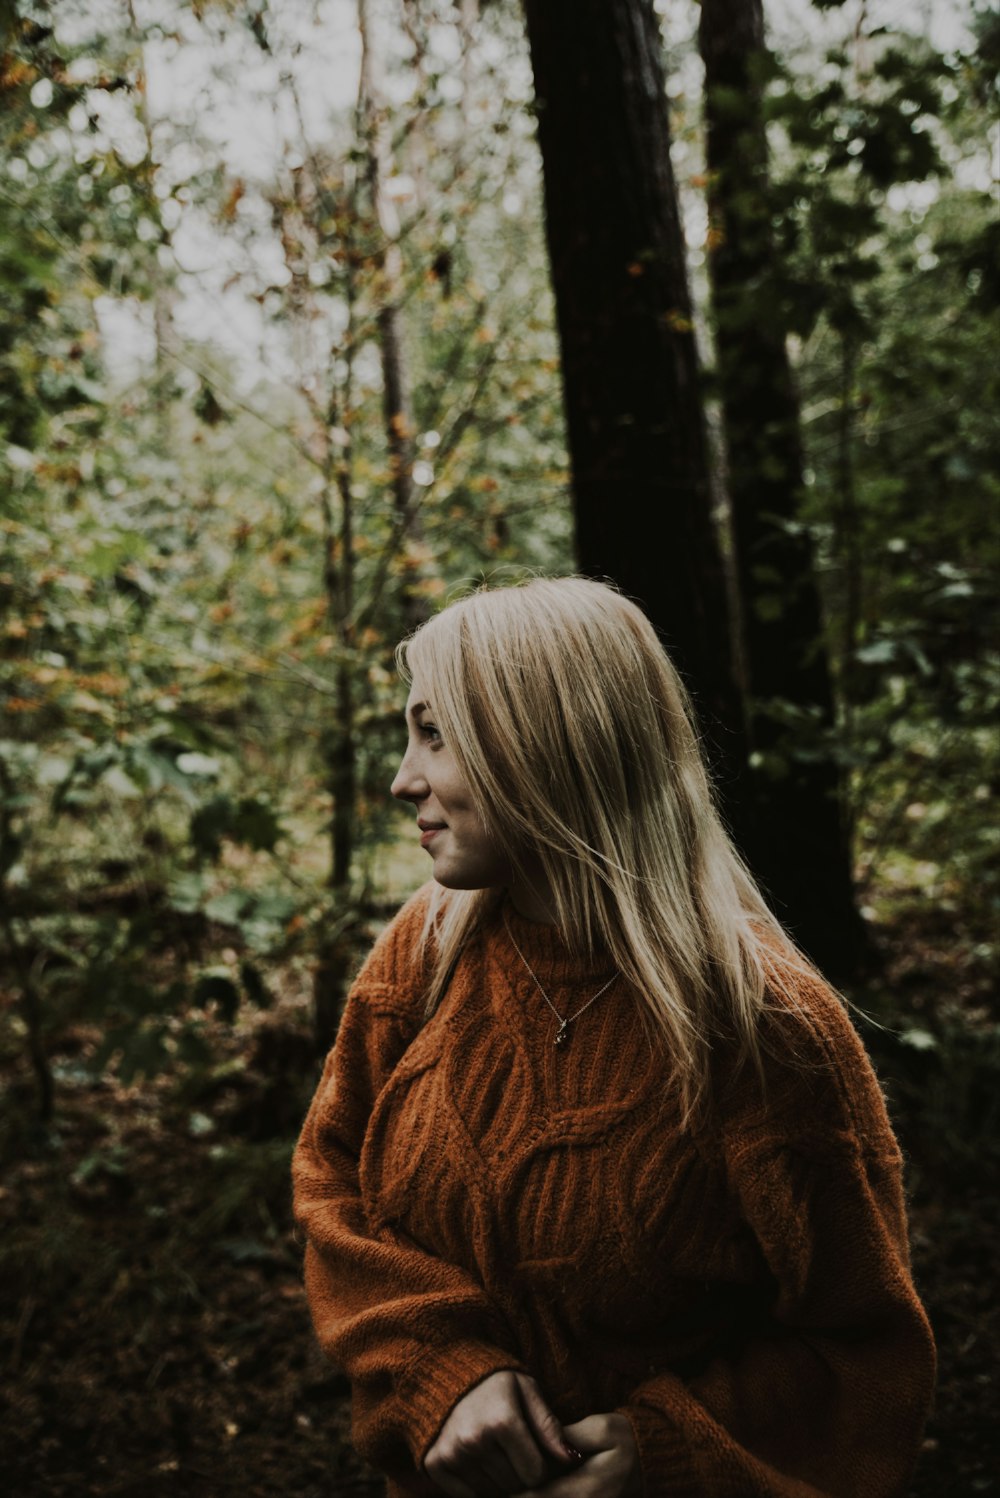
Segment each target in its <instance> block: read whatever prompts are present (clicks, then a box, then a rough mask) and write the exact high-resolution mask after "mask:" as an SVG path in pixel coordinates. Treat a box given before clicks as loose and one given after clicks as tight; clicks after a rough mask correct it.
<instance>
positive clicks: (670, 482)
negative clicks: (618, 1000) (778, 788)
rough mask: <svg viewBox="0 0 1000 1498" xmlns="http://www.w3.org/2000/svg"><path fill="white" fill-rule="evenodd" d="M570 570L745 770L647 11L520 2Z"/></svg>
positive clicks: (647, 1)
mask: <svg viewBox="0 0 1000 1498" xmlns="http://www.w3.org/2000/svg"><path fill="white" fill-rule="evenodd" d="M524 10H525V16H526V20H527V30H528V40H529V44H530V48H531V60H532V66H533V69H534V77H535V95H536V100H537V108H538V138H539V143H540V146H541V152H542V163H543V169H544V182H545V212H546V228H547V233H548V246H549V256H550V261H551V269H552V283H553V288H554V291H555V301H556V312H557V317H558V325H559V338H560V343H561V348H562V364H563V386H564V399H565V409H566V422H567V429H568V438H569V449H570V462H571V467H572V478H573V502H574V510H575V518H576V547H577V561H578V565H579V567H580V570H581V571H582V572H585V573H587V574H589V575H591V576H595V577H608V578H611V579H613V580H614V581H615V582H616V583H617V584H618V585H619V586H620V587H621V588H622V589H623V590H624V591H625V592H626V593H628V594H630V595H631V596H632V597H634V598H635V599H637V600H638V601H639V602H640V603H641V604H642V605H643V606H644V607H645V609H646V610H647V611H648V613H649V615H650V617H651V618H652V620H653V621H654V623H655V624H656V626H657V627H658V629H659V630H660V632H661V634H662V636H663V639H664V641H665V643H666V645H667V647H668V649H669V650H670V652H671V654H672V656H673V659H674V660H675V661H676V663H677V665H678V667H679V668H680V670H681V671H682V673H683V675H684V677H685V678H686V680H687V682H688V683H689V685H690V686H691V688H692V690H693V692H694V694H695V698H696V704H697V706H698V709H699V712H700V715H701V717H702V720H703V724H704V727H705V728H706V730H707V731H708V733H709V735H710V736H711V737H712V738H713V739H714V740H715V750H716V752H715V756H714V758H715V762H716V770H717V773H718V775H719V779H720V781H721V784H722V788H723V794H724V797H725V796H726V794H727V792H728V798H729V802H730V805H729V807H728V808H727V809H728V810H729V812H730V815H731V816H732V817H733V820H736V817H735V816H734V815H733V813H734V809H736V808H738V802H737V800H736V798H735V796H734V795H733V788H734V785H735V782H736V781H737V779H738V777H739V774H740V769H741V766H742V764H743V763H744V761H745V753H744V743H743V738H742V729H741V721H742V715H741V703H740V698H739V692H738V689H737V684H736V680H735V673H734V670H733V665H732V661H733V655H732V650H731V647H730V637H729V625H728V618H727V607H726V591H725V583H724V577H723V570H722V564H721V557H720V552H719V546H718V540H717V536H716V533H715V529H714V526H713V522H712V516H711V508H710V500H709V467H708V450H707V443H706V438H705V429H704V421H703V413H702V401H701V392H700V390H699V380H698V362H697V354H696V350H695V343H694V335H693V327H692V317H691V304H690V298H689V294H688V287H687V276H686V270H685V258H684V238H683V233H682V229H681V224H680V217H679V212H678V206H677V197H676V192H675V187H674V179H673V173H672V170H671V165H670V125H669V119H668V115H667V100H666V93H665V89H664V77H663V68H662V62H661V51H660V48H661V43H660V33H659V26H658V23H657V20H656V16H655V14H654V12H653V5H652V0H525V4H524Z"/></svg>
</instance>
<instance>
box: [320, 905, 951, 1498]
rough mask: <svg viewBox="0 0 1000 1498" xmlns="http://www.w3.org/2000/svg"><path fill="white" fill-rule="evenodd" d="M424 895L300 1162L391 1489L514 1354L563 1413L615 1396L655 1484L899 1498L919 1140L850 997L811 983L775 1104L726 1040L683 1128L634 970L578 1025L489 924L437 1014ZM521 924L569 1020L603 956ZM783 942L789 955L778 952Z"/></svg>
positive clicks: (324, 1330)
mask: <svg viewBox="0 0 1000 1498" xmlns="http://www.w3.org/2000/svg"><path fill="white" fill-rule="evenodd" d="M425 908H426V893H425V892H421V894H419V895H417V896H415V897H414V899H413V900H412V901H410V902H409V903H408V904H407V905H406V906H405V907H404V909H403V910H402V911H401V912H400V914H399V916H398V917H397V918H396V920H395V921H394V922H393V923H392V924H391V926H390V927H389V928H388V929H387V930H386V931H385V932H384V933H383V935H382V936H381V937H380V939H379V941H378V942H377V943H376V945H375V948H374V950H373V951H372V953H371V955H370V957H369V958H368V961H367V962H366V963H365V966H364V968H363V969H362V971H361V973H360V975H359V977H358V979H357V982H356V983H355V985H354V988H353V990H352V992H351V995H350V998H349V1001H348V1005H347V1010H346V1013H345V1016H344V1020H343V1024H342V1026H341V1030H340V1033H339V1035H338V1039H337V1044H336V1046H335V1047H334V1050H333V1052H332V1053H331V1055H330V1057H329V1059H328V1061H327V1065H326V1068H325V1071H324V1074H323V1078H322V1081H321V1083H320V1086H319V1090H318V1092H317V1094H316V1097H315V1100H314V1102H313V1105H312V1108H311V1109H310V1112H309V1115H308V1117H307V1119H306V1122H305V1125H304V1128H303V1132H302V1137H301V1139H300V1142H299V1146H298V1149H297V1151H296V1155H295V1161H294V1167H293V1169H294V1179H295V1203H296V1212H297V1216H298V1219H299V1221H300V1223H301V1224H302V1226H303V1228H304V1230H305V1232H306V1235H307V1250H306V1285H307V1290H308V1294H309V1299H310V1304H311V1307H312V1312H313V1317H314V1321H315V1325H316V1330H317V1333H318V1335H319V1338H320V1341H321V1343H322V1345H323V1346H324V1348H325V1349H326V1350H327V1352H328V1353H329V1354H330V1356H331V1357H333V1358H334V1359H335V1360H336V1361H337V1362H338V1363H339V1364H340V1365H342V1366H343V1367H344V1369H345V1370H346V1371H347V1373H348V1374H349V1376H350V1378H351V1381H352V1385H353V1389H354V1404H353V1420H354V1435H355V1441H356V1444H357V1446H358V1449H359V1450H360V1451H361V1452H362V1453H363V1455H364V1456H365V1457H366V1458H367V1459H368V1460H369V1461H370V1462H372V1464H373V1465H375V1466H377V1467H379V1468H380V1469H381V1470H382V1471H384V1472H386V1473H387V1474H388V1476H389V1477H390V1479H391V1481H390V1486H389V1493H390V1495H391V1498H399V1495H401V1494H403V1493H414V1494H424V1495H428V1498H429V1495H431V1494H433V1493H435V1492H436V1491H437V1490H436V1488H434V1487H433V1485H432V1484H430V1483H429V1482H428V1480H427V1478H426V1477H425V1476H423V1474H422V1469H421V1462H422V1459H423V1457H424V1455H425V1453H426V1452H427V1450H428V1449H429V1447H430V1446H431V1444H432V1443H433V1441H434V1439H435V1437H436V1435H437V1433H438V1431H439V1430H440V1428H441V1425H442V1424H443V1422H444V1420H445V1419H446V1417H447V1415H448V1413H449V1412H450V1410H451V1409H452V1408H453V1407H454V1405H455V1404H456V1403H457V1401H458V1400H459V1399H460V1398H461V1397H462V1396H463V1395H464V1394H466V1393H467V1392H468V1391H469V1390H470V1389H471V1388H472V1387H473V1386H474V1385H475V1384H477V1383H478V1382H480V1381H481V1380H482V1379H483V1378H485V1377H487V1376H488V1375H489V1374H491V1373H493V1372H496V1371H498V1370H499V1369H503V1368H510V1369H521V1370H523V1371H525V1372H528V1373H531V1374H532V1375H534V1377H535V1378H536V1379H537V1380H538V1382H539V1384H540V1386H541V1388H542V1391H543V1393H544V1394H545V1396H546V1398H547V1399H548V1400H549V1402H550V1404H551V1405H552V1407H553V1409H554V1410H555V1412H556V1414H557V1415H558V1416H559V1417H560V1418H561V1419H562V1420H563V1421H564V1422H565V1423H567V1424H568V1423H571V1422H573V1421H575V1420H579V1419H582V1418H583V1417H584V1416H586V1415H590V1414H596V1413H601V1412H606V1411H611V1410H620V1411H622V1412H623V1413H624V1414H626V1415H627V1416H628V1418H629V1419H630V1421H631V1423H632V1427H633V1430H634V1432H635V1436H636V1440H637V1442H638V1446H639V1452H640V1460H641V1464H642V1472H643V1479H644V1487H645V1493H646V1498H668V1495H669V1498H696V1495H697V1498H701V1495H715V1494H718V1495H732V1498H750V1495H758V1494H759V1495H762V1498H763V1495H769V1498H770V1495H774V1498H778V1495H781V1498H792V1495H795V1498H806V1495H809V1498H816V1495H831V1498H832V1495H837V1498H841V1495H842V1498H848V1495H852V1498H882V1495H891V1494H899V1493H901V1492H902V1491H903V1489H904V1487H905V1482H906V1479H907V1476H908V1474H909V1472H910V1470H911V1467H912V1464H913V1461H914V1458H915V1453H916V1451H917V1448H918V1446H919V1441H920V1434H921V1430H922V1425H923V1421H924V1418H925V1415H926V1410H927V1405H928V1402H929V1398H930V1391H931V1385H932V1381H933V1369H934V1354H933V1345H932V1342H931V1338H930V1332H929V1329H928V1326H927V1321H926V1318H925V1316H924V1314H923V1311H922V1309H921V1306H920V1303H919V1301H918V1300H917V1298H916V1295H915V1293H914V1290H913V1285H912V1282H911V1279H910V1273H909V1264H908V1255H907V1244H906V1223H905V1215H904V1209H903V1200H902V1192H901V1186H900V1158H899V1152H898V1149H897V1146H896V1142H895V1140H894V1138H893V1136H892V1131H891V1129H890V1126H889V1122H888V1119H887V1117H886V1113H885V1108H884V1105H883V1101H882V1097H881V1094H880V1092H879V1089H878V1085H877V1083H876V1081H875V1078H874V1076H873V1074H872V1071H871V1067H870V1066H869V1064H868V1061H867V1059H866V1057H865V1054H864V1051H863V1049H862V1047H861V1044H860V1042H859V1041H858V1039H857V1036H856V1035H855V1032H854V1030H853V1027H852V1026H851V1024H850V1022H849V1020H848V1017H847V1015H846V1013H845V1011H844V1009H843V1006H842V1005H841V1004H840V1002H839V1000H837V999H836V997H835V996H834V995H833V994H832V993H831V992H830V991H829V990H828V989H826V988H825V986H823V985H821V984H820V983H819V982H818V981H817V982H808V983H807V982H803V981H801V980H800V982H799V985H798V988H797V990H796V1002H795V1004H794V1005H789V1004H787V1003H779V1002H778V1001H777V1000H776V1001H775V1003H774V1005H773V1007H772V1010H771V1011H770V1013H769V1015H768V1018H767V1021H766V1027H767V1030H768V1036H767V1038H768V1042H769V1046H770V1048H771V1049H772V1050H773V1051H774V1052H775V1055H776V1056H782V1055H784V1056H786V1057H788V1056H791V1055H794V1057H795V1064H794V1065H792V1064H790V1063H789V1062H788V1061H780V1060H774V1061H771V1062H769V1063H768V1077H767V1089H766V1095H764V1096H762V1095H761V1090H760V1085H759V1082H758V1081H757V1079H756V1077H755V1076H754V1075H753V1074H752V1073H751V1072H750V1071H746V1072H743V1073H741V1074H738V1075H735V1076H734V1075H733V1074H732V1070H731V1068H728V1067H727V1062H726V1057H725V1056H724V1055H720V1058H719V1068H718V1078H717V1088H718V1096H719V1098H720V1108H719V1110H718V1120H717V1122H716V1124H715V1125H714V1126H713V1128H712V1129H711V1130H710V1131H708V1130H702V1131H698V1132H692V1131H691V1130H689V1129H682V1128H681V1126H680V1121H679V1113H678V1107H677V1102H676V1098H675V1096H674V1094H673V1091H672V1089H671V1088H670V1087H669V1086H668V1085H667V1083H666V1082H665V1077H664V1070H665V1069H664V1066H663V1061H662V1057H660V1056H659V1055H657V1053H656V1051H655V1049H654V1047H653V1046H652V1045H651V1044H650V1041H649V1039H648V1038H647V1034H646V1031H645V1029H644V1028H643V1025H642V1023H641V1019H640V1015H639V1010H638V1001H637V999H636V996H635V995H634V994H632V993H630V992H629V991H628V990H627V988H626V986H625V984H624V983H623V982H622V981H621V980H619V981H618V982H616V983H615V984H614V985H613V986H612V987H611V988H610V989H609V991H608V992H607V994H605V995H604V996H603V997H602V998H601V999H600V1000H599V1001H598V1002H597V1003H596V1004H594V1005H593V1006H592V1007H591V1008H590V1009H588V1010H587V1011H586V1012H585V1013H584V1014H582V1015H581V1016H580V1018H579V1019H578V1020H577V1021H576V1022H575V1023H574V1024H573V1025H572V1026H571V1027H570V1039H569V1042H568V1044H567V1045H566V1046H565V1047H556V1046H555V1045H554V1044H553V1039H554V1035H555V1031H556V1029H557V1022H556V1020H555V1018H554V1016H553V1015H552V1013H551V1011H550V1010H549V1009H548V1008H547V1007H546V1005H545V1002H544V1000H543V998H542V997H541V995H540V994H539V992H538V990H537V988H536V987H535V984H534V982H533V981H532V979H531V978H530V977H529V975H528V974H527V973H526V972H525V970H524V968H523V966H522V964H521V962H520V959H519V958H518V956H517V954H516V952H515V951H514V949H513V947H512V944H511V941H510V937H509V935H508V933H507V931H506V930H505V928H504V923H503V921H502V920H501V919H499V918H497V919H495V920H494V921H492V922H491V923H490V924H489V925H488V926H487V928H486V929H484V930H483V931H482V932H481V933H479V935H478V936H477V937H476V938H475V939H474V940H473V941H472V942H470V944H469V945H468V947H467V948H466V951H465V952H464V953H463V956H462V960H461V962H460V964H459V966H458V968H457V970H456V972H455V974H454V977H453V979H452V982H451V984H450V987H449V990H448V993H447V995H446V997H445V1000H444V1002H443V1003H442V1005H441V1007H440V1008H439V1010H438V1012H437V1013H436V1014H435V1015H434V1017H433V1018H432V1019H431V1020H430V1021H429V1022H427V1023H424V1021H423V1004H424V993H425V991H426V984H427V977H428V974H427V971H426V968H425V966H424V964H423V963H422V962H421V960H420V958H419V956H418V955H417V952H418V947H417V937H418V934H419V931H420V929H421V925H422V922H423V916H424V911H425ZM508 919H509V921H510V929H511V931H512V932H513V935H514V939H515V940H516V942H517V944H518V946H520V947H521V949H522V951H523V952H524V953H525V955H526V956H527V958H528V960H529V962H530V963H531V966H532V967H533V968H534V970H535V972H536V973H537V975H538V977H539V979H540V981H541V983H542V985H543V986H544V988H545V990H546V992H547V993H548V994H549V996H550V998H551V999H552V1001H553V1003H554V1004H555V1005H556V1007H557V1009H558V1010H559V1011H560V1013H562V1014H566V1013H573V1012H575V1010H577V1009H578V1008H579V1007H580V1005H581V1003H583V1002H585V1000H586V998H587V997H588V995H589V994H591V993H593V992H594V991H595V990H596V989H597V988H599V987H600V985H601V983H603V982H604V981H606V979H607V978H608V977H609V976H610V970H607V971H605V972H604V973H601V972H600V971H596V970H593V969H591V968H589V967H588V968H587V969H586V970H584V968H583V967H582V966H581V965H579V964H577V963H575V962H574V961H572V960H570V959H569V958H568V957H567V955H566V952H565V949H564V948H563V946H562V943H561V941H560V939H559V937H558V935H557V933H555V932H554V931H553V930H552V929H551V928H547V927H544V926H539V925H534V924H531V923H529V922H526V921H523V920H520V919H519V918H518V917H517V916H516V915H514V914H513V912H508ZM779 960H780V959H779V958H777V957H776V958H775V961H776V962H777V961H779Z"/></svg>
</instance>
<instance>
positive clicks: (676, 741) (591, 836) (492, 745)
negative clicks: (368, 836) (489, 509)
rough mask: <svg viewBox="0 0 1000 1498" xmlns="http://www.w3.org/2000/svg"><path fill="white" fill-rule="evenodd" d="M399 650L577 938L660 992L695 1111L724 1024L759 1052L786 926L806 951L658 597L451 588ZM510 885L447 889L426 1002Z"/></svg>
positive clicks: (437, 915)
mask: <svg viewBox="0 0 1000 1498" xmlns="http://www.w3.org/2000/svg"><path fill="white" fill-rule="evenodd" d="M397 655H398V660H399V664H400V669H401V670H402V672H403V674H404V675H406V676H408V675H409V674H410V673H411V672H412V671H417V672H419V675H420V678H421V682H422V684H423V685H424V687H425V688H426V690H427V693H428V697H429V700H430V702H431V703H432V704H433V710H434V714H435V722H436V724H437V726H438V727H439V729H440V730H441V732H442V733H443V735H444V738H445V741H446V742H448V743H449V745H450V747H451V749H452V752H453V754H454V756H455V759H456V762H457V764H458V766H459V769H460V770H461V772H462V774H463V776H464V778H465V780H466V783H467V785H468V787H469V789H470V792H471V794H472V797H473V799H474V801H475V804H476V807H477V810H478V812H479V815H480V816H481V818H482V820H483V823H484V825H485V826H486V827H487V828H488V829H489V830H490V832H491V834H492V835H493V837H494V838H495V839H496V840H497V841H498V842H499V843H500V844H501V845H502V846H503V847H504V849H505V851H506V852H507V853H508V854H509V857H510V860H511V863H512V865H513V867H514V868H515V869H520V870H522V871H523V867H524V861H525V859H526V858H528V857H530V858H532V859H533V860H535V861H537V862H536V867H537V865H538V864H540V866H541V869H542V872H543V875H544V878H545V880H546V881H547V883H548V887H549V889H550V890H551V894H552V914H553V915H554V917H555V922H556V926H557V928H558V930H559V931H560V933H561V935H562V938H563V940H564V942H565V943H566V945H567V947H568V949H569V950H570V951H571V952H572V953H574V954H575V955H577V956H583V957H591V956H594V955H595V954H597V953H601V954H602V957H603V955H604V954H609V955H610V957H611V960H612V962H613V963H614V964H615V966H617V968H618V969H619V971H620V972H621V973H622V975H623V977H624V978H625V979H626V980H627V981H628V982H629V983H630V984H631V985H632V987H633V988H634V990H635V991H636V992H637V993H638V994H639V995H640V996H641V998H642V999H643V1000H644V1001H645V1004H646V1006H647V1008H646V1017H647V1019H648V1020H649V1021H650V1022H651V1029H652V1031H653V1033H654V1034H658V1035H659V1036H660V1037H662V1039H663V1041H664V1042H665V1050H666V1054H667V1057H668V1058H669V1064H670V1067H671V1069H672V1072H673V1074H674V1076H675V1077H676V1080H677V1082H678V1084H679V1087H680V1093H681V1098H682V1101H683V1104H684V1108H685V1112H686V1114H690V1113H691V1112H692V1111H693V1110H696V1109H697V1110H700V1109H701V1107H702V1105H704V1104H706V1103H708V1102H709V1101H710V1090H711V1089H710V1057H711V1049H712V1043H713V1040H714V1039H715V1038H717V1037H718V1036H720V1035H728V1036H731V1037H733V1038H734V1039H735V1042H736V1046H737V1055H738V1057H739V1059H740V1060H742V1061H750V1062H752V1063H753V1064H754V1065H755V1066H756V1067H757V1069H758V1070H760V1069H761V1041H760V1023H759V1020H760V1015H761V1013H762V1010H763V1009H764V1007H765V1005H766V1002H767V993H768V988H769V986H771V987H772V988H773V979H774V970H775V963H774V957H775V951H774V949H775V946H776V945H777V946H778V948H779V949H780V950H781V951H782V953H783V954H785V953H787V955H788V957H789V958H790V959H791V961H792V962H793V964H794V965H799V963H801V966H802V968H803V969H805V968H806V967H807V964H806V963H805V959H803V958H801V957H800V954H797V953H796V952H795V949H794V947H793V946H792V944H791V941H790V938H788V937H787V936H786V935H785V933H784V932H783V931H782V928H781V927H780V925H779V923H778V922H777V921H776V920H775V918H774V916H773V915H772V914H771V912H770V911H769V910H768V908H767V905H766V904H765V902H764V900H763V897H762V896H761V894H760V891H759V890H758V889H757V886H756V884H755V883H754V881H753V879H752V877H751V875H750V873H749V872H748V870H747V868H746V866H745V865H744V863H743V862H742V860H741V859H740V856H739V854H738V853H737V852H736V849H735V848H734V847H733V845H732V843H731V841H730V839H729V837H728V835H727V833H726V830H725V828H724V826H723V824H722V821H721V820H720V817H719V814H718V812H717V810H716V807H715V804H714V801H713V797H712V791H711V787H710V784H709V779H708V775H707V773H706V770H705V765H704V762H703V759H702V755H701V751H700V748H699V745H698V738H697V734H696V731H695V727H694V719H693V714H692V711H691V706H690V702H689V700H688V696H687V693H686V691H685V689H684V686H683V683H682V682H681V679H680V677H679V676H678V674H677V672H676V670H675V669H674V667H673V665H672V664H671V662H670V660H669V659H668V657H667V655H666V653H665V651H664V650H663V647H662V646H661V645H660V642H659V640H658V639H657V636H656V633H655V631H654V629H653V627H652V625H651V624H650V622H649V620H648V619H647V618H646V616H645V615H644V614H643V613H642V611H641V610H640V609H639V608H637V607H636V605H635V604H633V603H631V602H630V601H629V600H628V599H626V598H624V597H622V596H621V594H619V593H617V592H616V591H615V590H614V589H613V588H611V587H608V586H606V585H605V584H603V583H597V582H592V581H590V580H588V579H584V578H577V577H562V578H549V579H544V578H534V579H532V580H531V581H529V582H526V583H522V584H518V585H515V586H512V587H503V588H498V589H485V590H482V591H480V592H477V593H474V594H472V595H471V596H469V597H466V598H463V599H460V600H459V601H458V602H455V603H452V604H451V605H449V606H448V607H447V608H445V609H444V610H443V611H442V612H441V613H440V614H438V615H436V616H435V617H434V618H432V619H430V620H429V621H428V622H427V623H425V624H423V625H421V626H420V628H419V629H418V630H417V631H416V632H415V633H414V634H413V635H412V636H411V637H410V638H409V640H407V641H404V643H403V644H402V645H401V646H400V647H399V651H398V653H397ZM495 900H496V894H495V892H494V891H490V890H474V891H447V892H446V891H444V890H440V889H439V891H437V892H436V893H435V897H434V898H433V899H432V904H431V909H430V911H429V914H428V920H427V924H426V927H425V939H426V940H427V941H430V942H433V950H434V963H433V976H432V979H431V983H430V988H429V992H428V1012H429V1013H430V1012H432V1011H433V1009H434V1008H435V1007H436V1005H437V1003H438V1002H439V1001H440V998H441V996H442V993H443V990H444V988H445V987H446V985H447V981H448V977H449V975H450V973H451V972H452V970H453V968H454V964H455V962H456V961H457V959H458V956H459V954H460V953H461V950H462V948H463V946H464V944H465V942H466V940H467V938H468V937H469V936H470V934H471V933H472V932H473V931H474V930H475V928H476V927H477V925H479V923H480V922H481V921H482V920H483V919H484V917H485V915H486V912H487V911H488V910H489V909H490V908H491V906H492V905H493V904H494V903H495ZM605 960H606V959H605Z"/></svg>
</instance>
